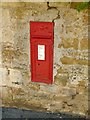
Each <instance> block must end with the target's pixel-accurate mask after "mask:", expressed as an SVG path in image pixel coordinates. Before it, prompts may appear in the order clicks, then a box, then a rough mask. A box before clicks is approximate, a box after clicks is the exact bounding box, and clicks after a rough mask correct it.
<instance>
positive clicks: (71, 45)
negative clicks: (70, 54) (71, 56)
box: [58, 39, 79, 50]
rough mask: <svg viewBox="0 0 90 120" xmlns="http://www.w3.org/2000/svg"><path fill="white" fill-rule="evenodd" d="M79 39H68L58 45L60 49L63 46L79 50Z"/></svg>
mask: <svg viewBox="0 0 90 120" xmlns="http://www.w3.org/2000/svg"><path fill="white" fill-rule="evenodd" d="M78 43H79V41H78V39H74V40H71V39H67V40H62V41H61V43H60V44H59V45H58V47H59V48H60V47H61V46H63V47H64V48H74V49H76V50H77V49H78Z"/></svg>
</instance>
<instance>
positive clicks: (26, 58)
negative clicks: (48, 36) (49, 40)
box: [0, 2, 88, 115]
mask: <svg viewBox="0 0 90 120" xmlns="http://www.w3.org/2000/svg"><path fill="white" fill-rule="evenodd" d="M0 12H1V13H2V17H0V18H2V20H1V21H0V26H1V32H0V35H1V36H0V81H1V82H0V92H1V94H2V95H0V98H1V99H2V106H8V107H18V108H25V109H34V110H43V111H52V112H64V111H65V112H71V113H77V114H78V113H79V114H83V115H86V114H87V110H88V30H87V28H88V19H87V18H88V11H87V10H84V11H81V12H77V11H76V10H75V9H71V8H70V4H69V3H54V2H52V3H49V6H47V3H46V2H45V3H43V2H42V3H40V2H38V3H36V2H35V3H30V2H29V3H25V2H22V3H2V4H1V3H0ZM0 16H1V14H0ZM30 21H54V22H55V26H54V70H53V73H54V75H53V78H54V82H53V84H52V85H47V84H44V83H34V82H31V69H30V44H29V43H30V26H29V22H30ZM1 33H2V34H1Z"/></svg>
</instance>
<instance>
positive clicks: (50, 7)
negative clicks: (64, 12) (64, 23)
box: [47, 2, 60, 22]
mask: <svg viewBox="0 0 90 120" xmlns="http://www.w3.org/2000/svg"><path fill="white" fill-rule="evenodd" d="M47 7H48V8H47V10H50V9H55V10H57V11H58V13H57V17H56V18H54V19H53V20H52V22H54V20H56V19H59V18H60V14H59V13H60V11H59V10H58V8H57V7H54V6H50V5H49V2H47Z"/></svg>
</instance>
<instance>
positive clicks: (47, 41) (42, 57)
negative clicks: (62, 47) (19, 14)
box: [30, 21, 54, 84]
mask: <svg viewBox="0 0 90 120" xmlns="http://www.w3.org/2000/svg"><path fill="white" fill-rule="evenodd" d="M53 44H54V23H53V22H32V21H31V22H30V53H31V81H33V82H43V83H47V84H52V82H53Z"/></svg>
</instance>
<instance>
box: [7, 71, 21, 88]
mask: <svg viewBox="0 0 90 120" xmlns="http://www.w3.org/2000/svg"><path fill="white" fill-rule="evenodd" d="M8 79H9V82H8V85H9V86H13V87H21V85H22V84H23V78H22V74H21V72H20V70H17V69H16V70H15V69H9V75H8Z"/></svg>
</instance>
